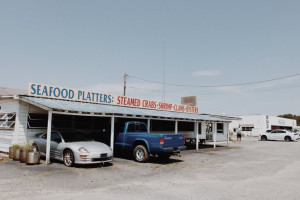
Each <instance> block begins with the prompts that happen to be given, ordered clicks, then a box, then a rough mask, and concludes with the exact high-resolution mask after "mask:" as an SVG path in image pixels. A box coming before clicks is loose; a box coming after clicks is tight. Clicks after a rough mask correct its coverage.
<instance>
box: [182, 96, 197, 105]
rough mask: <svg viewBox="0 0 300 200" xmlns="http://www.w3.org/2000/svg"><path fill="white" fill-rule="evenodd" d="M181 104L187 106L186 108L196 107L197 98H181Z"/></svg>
mask: <svg viewBox="0 0 300 200" xmlns="http://www.w3.org/2000/svg"><path fill="white" fill-rule="evenodd" d="M181 104H182V105H188V106H196V105H197V97H196V96H190V97H181Z"/></svg>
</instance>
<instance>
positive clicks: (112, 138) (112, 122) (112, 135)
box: [110, 117, 115, 150]
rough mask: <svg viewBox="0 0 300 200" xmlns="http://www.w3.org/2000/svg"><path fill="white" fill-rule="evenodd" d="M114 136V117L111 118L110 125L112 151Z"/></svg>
mask: <svg viewBox="0 0 300 200" xmlns="http://www.w3.org/2000/svg"><path fill="white" fill-rule="evenodd" d="M114 135H115V117H111V124H110V148H111V149H112V150H114V137H115V136H114Z"/></svg>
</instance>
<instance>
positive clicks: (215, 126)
mask: <svg viewBox="0 0 300 200" xmlns="http://www.w3.org/2000/svg"><path fill="white" fill-rule="evenodd" d="M212 129H213V130H212V131H213V137H214V149H215V148H216V142H217V123H216V122H213V124H212Z"/></svg>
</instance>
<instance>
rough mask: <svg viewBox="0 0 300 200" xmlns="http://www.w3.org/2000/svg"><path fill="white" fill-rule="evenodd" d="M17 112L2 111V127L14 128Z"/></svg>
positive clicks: (0, 116) (0, 121)
mask: <svg viewBox="0 0 300 200" xmlns="http://www.w3.org/2000/svg"><path fill="white" fill-rule="evenodd" d="M15 116H16V113H0V129H13V128H14V126H15V118H16V117H15Z"/></svg>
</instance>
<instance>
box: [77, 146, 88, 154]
mask: <svg viewBox="0 0 300 200" xmlns="http://www.w3.org/2000/svg"><path fill="white" fill-rule="evenodd" d="M78 151H79V152H80V153H90V152H89V151H88V150H87V149H86V148H84V147H80V148H79V149H78Z"/></svg>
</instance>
